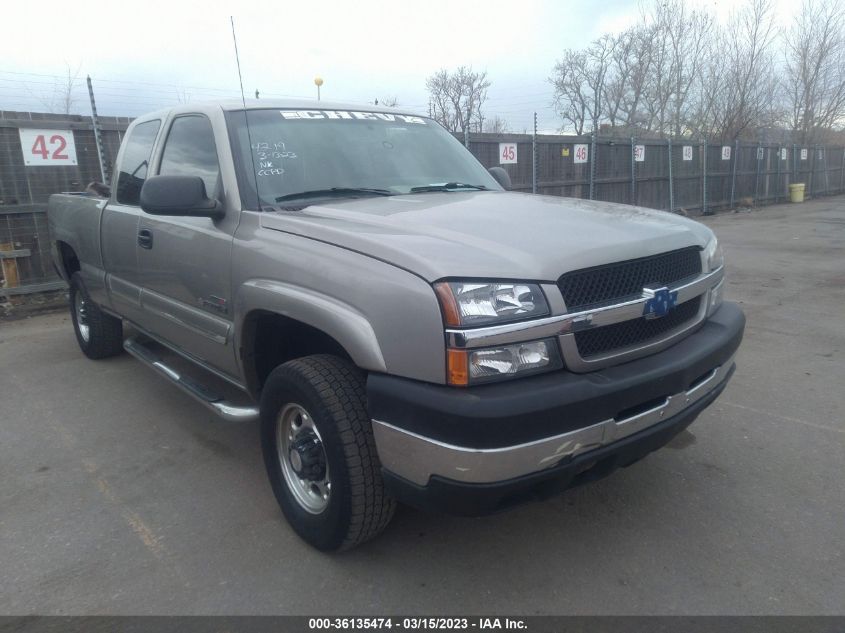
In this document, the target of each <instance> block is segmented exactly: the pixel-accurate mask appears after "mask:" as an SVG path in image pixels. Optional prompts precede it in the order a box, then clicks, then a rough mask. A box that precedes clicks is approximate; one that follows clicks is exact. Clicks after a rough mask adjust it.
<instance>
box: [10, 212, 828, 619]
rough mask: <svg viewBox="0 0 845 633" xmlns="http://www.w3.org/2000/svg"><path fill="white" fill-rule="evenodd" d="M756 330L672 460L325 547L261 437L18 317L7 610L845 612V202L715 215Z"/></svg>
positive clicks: (63, 325)
mask: <svg viewBox="0 0 845 633" xmlns="http://www.w3.org/2000/svg"><path fill="white" fill-rule="evenodd" d="M706 222H707V224H709V225H710V226H712V227H713V229H714V230H715V231H716V232H717V233H718V235H719V236H720V237H721V239H722V240H723V243H724V244H725V246H726V250H727V256H728V265H729V281H730V287H729V292H728V298H729V299H732V300H735V301H739V302H741V303H742V304H743V307H744V309H745V310H746V313H747V316H748V329H747V331H746V340H745V342H744V344H743V347H742V348H741V350H740V354H739V359H738V371H737V373H736V375H735V377H734V379H733V381H732V383H731V384H730V386H729V387H728V389H727V391H726V392H725V393H724V394H723V396H722V397H721V399H720V400H718V401H717V403H716V404H715V405H714V406H713V407H711V408H710V409H709V410H707V411H706V412H705V413H704V414H703V415H702V416H701V417H700V418H699V420H698V421H697V422H696V423H695V424H694V425H693V426H692V427H691V428H690V431H688V432H685V433H684V434H682V435H681V436H679V437H678V438H676V439H675V440H674V441H673V443H672V444H671V445H670V446H669V447H667V448H665V449H663V450H661V451H659V452H658V453H656V454H654V455H652V456H650V457H649V458H648V459H646V460H645V461H643V462H641V463H639V464H637V465H635V466H633V467H631V468H629V469H626V470H624V471H621V472H618V473H617V474H615V475H614V476H613V477H611V478H609V479H606V480H604V481H602V482H599V483H597V484H594V485H590V486H588V487H585V488H582V489H579V490H575V491H571V492H568V493H567V494H565V495H563V496H561V497H559V498H556V499H553V500H551V501H549V502H546V503H544V504H535V505H529V506H524V507H521V508H518V509H516V510H513V511H511V512H508V513H505V514H501V515H497V516H494V517H488V518H483V519H459V518H451V517H444V516H435V515H427V514H422V513H419V512H416V511H413V510H410V509H402V510H401V511H400V512H399V514H398V516H397V517H396V519H395V521H394V522H393V524H392V525H391V526H390V527H389V528H388V530H387V532H386V533H385V534H384V535H383V536H382V537H381V538H379V539H378V540H376V541H374V542H372V543H371V544H369V545H367V546H365V547H362V548H360V549H358V550H355V551H353V552H350V553H347V554H344V555H340V556H327V555H324V554H320V553H318V552H316V551H314V550H312V549H309V548H308V547H307V546H306V545H304V544H303V543H302V542H301V541H300V540H299V539H298V538H297V537H296V536H295V535H294V534H293V532H292V531H291V530H290V529H289V528H288V527H287V525H286V524H285V523H284V521H283V519H282V518H281V515H280V512H279V510H278V508H277V506H276V503H275V500H274V499H273V497H272V493H271V491H270V488H269V485H268V483H267V481H266V478H265V475H264V472H263V466H262V464H261V459H260V451H259V444H258V434H257V429H256V428H255V427H253V426H233V425H226V424H224V423H221V422H219V421H217V420H215V419H214V418H213V417H212V416H211V414H209V413H208V412H207V411H206V410H205V409H204V408H202V407H201V406H200V405H198V404H195V403H194V402H193V401H191V400H190V399H189V398H188V397H187V396H185V395H183V394H182V393H181V392H179V391H177V390H176V389H174V388H172V387H170V386H168V385H166V384H165V383H164V382H163V381H162V380H161V379H160V378H158V377H157V376H155V375H154V374H152V373H151V372H149V370H147V369H145V368H144V367H142V366H141V365H140V364H138V363H137V362H135V361H133V360H132V359H131V358H129V357H126V356H124V357H119V358H116V359H112V360H109V361H103V362H92V361H89V360H86V359H85V358H84V357H83V356H82V354H81V353H80V351H79V350H78V348H77V345H76V341H75V340H74V337H73V333H72V331H71V326H70V323H69V322H68V319H67V318H66V316H65V315H64V314H54V315H48V316H40V317H34V318H31V319H25V320H21V321H16V322H7V323H0V359H2V362H0V389H2V405H0V406H2V409H0V410H2V423H0V536H2V538H0V613H2V614H23V613H44V614H46V613H51V614H129V613H133V614H169V613H192V614H193V613H231V614H235V613H239V614H240V613H242V614H250V613H300V614H305V613H336V612H342V613H361V614H370V615H378V614H384V613H388V612H396V613H417V612H425V613H444V612H451V613H455V612H459V613H491V612H492V613H519V614H533V613H570V614H575V613H577V614H598V613H614V614H668V613H671V614H678V613H683V614H710V613H727V614H812V613H819V614H821V613H825V614H834V613H838V614H842V613H845V601H843V596H845V581H843V579H845V562H844V561H843V546H845V545H843V544H845V510H843V508H845V486H843V475H845V435H843V434H845V243H844V242H843V240H845V198H831V199H824V200H819V201H814V202H810V203H807V204H804V205H796V206H779V207H767V208H762V209H759V210H756V211H752V212H749V213H740V214H726V215H720V216H717V217H715V218H706Z"/></svg>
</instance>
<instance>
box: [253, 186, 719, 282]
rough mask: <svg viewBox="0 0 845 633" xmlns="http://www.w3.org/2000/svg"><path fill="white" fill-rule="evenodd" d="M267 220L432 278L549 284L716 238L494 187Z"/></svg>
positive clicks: (584, 203) (657, 220)
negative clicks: (575, 273)
mask: <svg viewBox="0 0 845 633" xmlns="http://www.w3.org/2000/svg"><path fill="white" fill-rule="evenodd" d="M261 225H262V227H264V228H266V229H270V230H274V231H284V232H287V233H292V234H295V235H301V236H304V237H308V238H311V239H316V240H320V241H322V242H327V243H330V244H336V245H337V246H340V247H343V248H348V249H351V250H354V251H358V252H360V253H363V254H365V255H368V256H370V257H375V258H378V259H381V260H383V261H386V262H389V263H391V264H393V265H395V266H399V267H401V268H404V269H406V270H409V271H411V272H413V273H415V274H417V275H419V276H421V277H423V278H425V279H426V280H428V281H436V280H438V279H442V278H444V277H454V278H496V279H521V280H536V281H548V282H553V281H555V280H557V278H558V277H559V276H560V275H562V274H563V273H565V272H568V271H570V270H576V269H579V268H587V267H590V266H597V265H599V264H606V263H610V262H615V261H623V260H626V259H633V258H636V257H645V256H648V255H655V254H657V253H662V252H665V251H670V250H674V249H678V248H683V247H686V246H699V247H704V246H705V245H706V244H707V242H708V240H709V239H710V237H711V236H712V235H713V234H712V232H711V231H710V229H708V228H707V227H705V226H704V225H702V224H699V223H698V222H695V221H693V220H689V219H687V218H683V217H680V216H678V215H675V214H671V213H666V212H663V211H655V210H653V209H645V208H642V207H634V206H628V205H622V204H615V203H610V202H595V201H589V200H580V199H576V198H561V197H556V196H537V195H531V194H521V193H513V192H493V191H472V192H436V193H421V194H411V195H401V196H390V197H371V198H359V199H355V200H337V201H334V200H333V201H331V202H330V203H326V204H321V205H312V206H309V207H306V208H305V209H303V210H301V211H275V212H267V213H263V214H262V216H261Z"/></svg>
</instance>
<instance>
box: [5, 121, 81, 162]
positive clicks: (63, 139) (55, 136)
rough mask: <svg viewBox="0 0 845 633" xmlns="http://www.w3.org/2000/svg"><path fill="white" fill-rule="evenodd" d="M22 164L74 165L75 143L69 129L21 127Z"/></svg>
mask: <svg viewBox="0 0 845 633" xmlns="http://www.w3.org/2000/svg"><path fill="white" fill-rule="evenodd" d="M19 131H20V135H21V151H22V152H23V164H24V165H26V166H27V167H35V166H39V165H50V166H53V165H76V164H77V163H76V145H75V144H74V142H73V132H72V131H71V130H33V129H25V128H21V129H20V130H19Z"/></svg>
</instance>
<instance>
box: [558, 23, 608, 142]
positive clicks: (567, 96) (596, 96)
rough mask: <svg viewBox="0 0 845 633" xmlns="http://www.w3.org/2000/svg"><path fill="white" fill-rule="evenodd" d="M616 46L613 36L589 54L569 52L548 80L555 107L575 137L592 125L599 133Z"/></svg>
mask: <svg viewBox="0 0 845 633" xmlns="http://www.w3.org/2000/svg"><path fill="white" fill-rule="evenodd" d="M615 45H616V42H615V40H614V38H613V37H611V36H610V35H603V36H602V37H600V38H599V39H597V40H595V41H594V42H593V43H592V44H590V46H589V47H587V49H586V50H583V51H576V50H572V49H569V50H566V51H564V54H563V57H562V58H561V59H560V60H558V62H557V63H556V64H555V67H554V74H553V75H552V77H551V78H550V79H549V81H550V83H551V84H552V85H553V86H554V89H555V96H554V106H555V109H556V110H557V111H558V114H559V115H560V116H561V117H562V118H563V120H564V121H567V122H569V123H570V124H571V125H572V127H573V128H574V129H575V133H576V134H583V133H584V129H585V125H586V124H587V123H589V124H590V125H591V126H592V129H594V130H597V129H598V127H599V123H600V122H601V120H602V117H603V116H604V108H603V106H604V104H605V100H604V90H605V82H606V81H607V73H608V69H609V68H610V63H611V58H612V55H613V50H614V47H615Z"/></svg>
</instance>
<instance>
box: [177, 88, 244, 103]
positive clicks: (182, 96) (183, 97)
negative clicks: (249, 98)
mask: <svg viewBox="0 0 845 633" xmlns="http://www.w3.org/2000/svg"><path fill="white" fill-rule="evenodd" d="M255 95H256V96H255V98H256V99H258V90H256V91H255ZM190 102H191V93H189V92H188V91H187V90H185V89H184V88H177V89H176V103H190Z"/></svg>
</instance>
